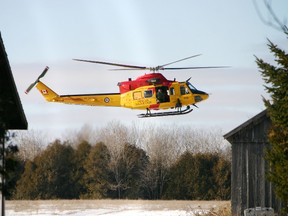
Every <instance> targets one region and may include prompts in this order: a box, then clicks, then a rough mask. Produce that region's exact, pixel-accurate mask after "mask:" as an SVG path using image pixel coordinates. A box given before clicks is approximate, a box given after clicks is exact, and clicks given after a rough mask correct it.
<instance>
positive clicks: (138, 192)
mask: <svg viewBox="0 0 288 216" xmlns="http://www.w3.org/2000/svg"><path fill="white" fill-rule="evenodd" d="M111 126H112V127H111ZM126 129H127V130H126ZM155 129H157V130H156V131H157V132H156V131H155ZM123 130H124V131H123ZM142 130H145V134H146V140H145V142H144V141H143V140H142V141H140V140H141V139H142V138H143V137H142V136H143V134H142V132H141V131H142ZM189 130H190V131H189V132H190V135H191V133H192V134H194V136H196V135H197V136H198V137H197V139H196V137H194V141H196V140H198V144H199V142H200V141H201V140H202V141H203V142H206V144H205V145H206V146H207V148H205V149H204V148H194V147H196V145H197V143H196V144H194V145H193V144H192V143H190V145H188V144H187V143H186V144H185V145H184V147H183V143H182V142H180V141H179V139H181V140H182V141H183V139H185V136H183V135H184V133H180V131H182V132H183V130H178V129H177V130H176V131H175V129H165V130H161V129H160V128H158V127H157V128H155V127H153V128H151V127H149V128H147V127H144V129H143V128H141V130H135V128H134V129H133V130H132V129H131V128H127V127H125V126H123V125H119V124H116V125H115V124H112V125H110V126H109V127H107V128H104V129H100V130H97V131H98V132H97V133H96V132H95V131H93V132H92V134H95V133H96V134H98V135H97V137H98V139H101V140H103V141H99V140H98V141H97V142H96V144H92V143H91V141H86V140H84V139H83V134H86V136H87V128H86V129H85V130H83V131H82V132H81V133H80V134H81V136H79V133H78V135H77V136H76V137H78V138H76V139H73V140H69V141H60V140H55V141H53V142H52V143H50V144H49V145H48V146H47V147H45V148H38V151H35V152H36V153H35V154H34V155H33V156H31V155H30V156H27V152H26V153H24V152H25V151H24V150H23V149H22V150H21V147H23V145H21V144H20V147H19V148H20V152H19V153H18V154H11V155H10V158H11V157H12V158H13V160H14V163H15V164H16V166H14V167H15V169H14V171H13V172H10V175H9V176H8V181H7V188H8V189H9V190H8V191H7V197H8V198H9V199H102V198H112V199H114V198H115V199H198V200H201V199H205V200H210V199H219V200H226V199H230V175H231V170H230V159H229V156H228V154H227V149H225V148H224V147H223V145H222V144H223V142H222V143H221V144H219V143H217V142H219V140H217V139H214V142H215V143H214V146H218V147H217V148H214V147H212V146H213V139H212V138H213V136H214V137H217V135H215V134H213V133H205V134H203V131H201V132H200V133H199V131H197V132H196V131H192V130H191V128H190V129H189ZM128 131H130V132H131V131H134V132H133V133H134V135H135V132H136V131H137V134H138V135H137V136H134V138H133V139H131V134H130V133H125V132H128ZM147 131H148V132H150V133H147ZM153 131H154V132H153ZM177 131H178V133H179V134H178V133H177ZM83 132H85V133H83ZM104 132H105V134H103V133H104ZM161 132H162V133H161ZM185 132H188V131H185ZM148 134H149V136H148ZM159 134H161V135H159ZM200 134H202V135H200ZM209 134H210V137H207V136H208V135H209ZM123 135H124V136H123ZM190 135H189V136H190ZM139 136H140V137H139ZM175 136H176V137H177V138H176V139H172V137H174V138H175ZM179 136H180V137H179ZM181 136H183V137H181ZM201 136H202V137H201ZM79 137H81V139H79ZM87 137H88V136H87ZM135 138H137V139H135ZM186 138H187V137H186ZM20 140H21V139H20ZM113 140H114V141H113ZM128 140H130V142H128ZM133 140H134V142H131V141H133ZM176 140H178V142H176ZM208 140H209V142H208ZM18 141H19V140H18ZM22 141H23V142H24V143H25V144H26V147H28V146H29V145H27V143H29V142H27V139H26V141H24V139H22ZM30 141H31V143H33V142H35V140H30ZM187 141H188V139H187ZM191 141H193V140H190V142H191ZM210 142H211V143H210ZM31 143H30V144H31ZM180 143H181V146H180ZM32 146H34V148H35V143H34V144H33V145H32ZM189 146H190V147H189ZM203 146H204V145H203ZM198 147H199V146H198ZM30 149H31V145H30ZM36 149H37V148H36Z"/></svg>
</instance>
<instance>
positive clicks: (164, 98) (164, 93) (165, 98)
mask: <svg viewBox="0 0 288 216" xmlns="http://www.w3.org/2000/svg"><path fill="white" fill-rule="evenodd" d="M156 99H157V103H166V102H170V97H169V91H168V87H167V86H159V87H156Z"/></svg>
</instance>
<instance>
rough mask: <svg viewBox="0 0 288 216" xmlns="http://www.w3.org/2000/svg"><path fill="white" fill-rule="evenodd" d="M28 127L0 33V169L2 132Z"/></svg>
mask: <svg viewBox="0 0 288 216" xmlns="http://www.w3.org/2000/svg"><path fill="white" fill-rule="evenodd" d="M27 127H28V123H27V120H26V116H25V114H24V111H23V108H22V104H21V101H20V98H19V95H18V91H17V88H16V85H15V82H14V78H13V75H12V71H11V68H10V64H9V61H8V57H7V53H6V51H5V47H4V43H3V41H2V37H1V33H0V152H1V155H0V169H2V168H3V167H4V168H5V160H4V156H5V154H4V147H5V146H4V145H5V137H4V132H5V131H7V130H25V129H27ZM2 174H3V172H2V170H1V175H0V187H1V190H0V214H1V215H2V216H4V215H5V205H4V203H5V202H4V201H5V197H4V196H3V194H2V191H5V190H4V187H5V184H4V182H5V180H4V175H2Z"/></svg>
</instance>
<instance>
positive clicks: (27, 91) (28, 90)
mask: <svg viewBox="0 0 288 216" xmlns="http://www.w3.org/2000/svg"><path fill="white" fill-rule="evenodd" d="M36 84H37V82H34V83H32V84H31V85H30V86H29V87H28V88H27V89H26V91H25V93H26V94H28V93H29V92H30V91H31V89H32V88H33V87H34V86H35V85H36Z"/></svg>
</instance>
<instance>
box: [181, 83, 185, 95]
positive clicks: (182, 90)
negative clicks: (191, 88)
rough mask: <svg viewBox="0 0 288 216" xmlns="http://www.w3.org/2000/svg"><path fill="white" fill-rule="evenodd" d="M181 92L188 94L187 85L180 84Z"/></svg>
mask: <svg viewBox="0 0 288 216" xmlns="http://www.w3.org/2000/svg"><path fill="white" fill-rule="evenodd" d="M180 94H181V95H185V94H186V87H185V86H184V85H181V86H180Z"/></svg>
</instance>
